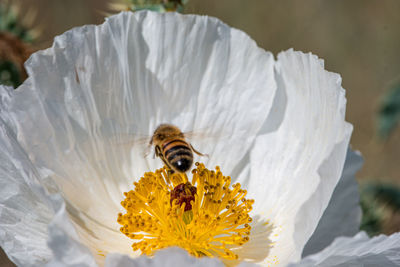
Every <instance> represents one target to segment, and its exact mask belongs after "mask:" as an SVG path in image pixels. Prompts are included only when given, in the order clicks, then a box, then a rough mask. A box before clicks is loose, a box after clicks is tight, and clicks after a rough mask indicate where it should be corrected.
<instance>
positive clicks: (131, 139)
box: [110, 133, 151, 157]
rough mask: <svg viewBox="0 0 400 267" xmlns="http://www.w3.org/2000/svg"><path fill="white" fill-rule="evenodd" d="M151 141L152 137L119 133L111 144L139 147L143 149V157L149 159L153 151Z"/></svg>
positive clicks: (112, 138) (111, 140)
mask: <svg viewBox="0 0 400 267" xmlns="http://www.w3.org/2000/svg"><path fill="white" fill-rule="evenodd" d="M150 140H151V137H150V136H146V135H138V134H129V133H128V134H126V133H123V134H121V133H119V134H116V135H114V136H113V137H111V138H110V143H111V144H112V145H115V146H131V147H133V146H139V147H140V148H141V149H143V157H147V156H148V155H149V154H150V150H151V145H150ZM143 147H145V148H143Z"/></svg>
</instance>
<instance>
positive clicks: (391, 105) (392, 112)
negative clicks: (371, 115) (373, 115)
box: [378, 83, 400, 138]
mask: <svg viewBox="0 0 400 267" xmlns="http://www.w3.org/2000/svg"><path fill="white" fill-rule="evenodd" d="M399 121H400V83H399V84H397V85H396V86H394V87H393V88H392V89H391V90H390V92H389V93H388V94H387V95H386V96H385V97H384V99H383V102H382V104H381V108H380V110H379V113H378V131H379V135H380V136H381V137H383V138H388V137H389V135H390V133H391V132H392V131H393V130H394V129H395V128H396V126H397V124H398V123H399Z"/></svg>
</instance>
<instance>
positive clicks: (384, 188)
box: [360, 183, 400, 236]
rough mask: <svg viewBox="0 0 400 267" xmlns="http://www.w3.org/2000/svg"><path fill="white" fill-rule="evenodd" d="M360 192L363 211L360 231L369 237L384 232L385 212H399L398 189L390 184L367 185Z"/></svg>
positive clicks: (399, 191) (399, 193)
mask: <svg viewBox="0 0 400 267" xmlns="http://www.w3.org/2000/svg"><path fill="white" fill-rule="evenodd" d="M360 191H361V199H360V202H361V203H360V204H361V208H362V211H363V217H362V221H361V226H360V228H361V230H364V231H366V232H367V233H368V234H369V235H370V236H374V235H377V234H380V233H382V232H384V229H383V223H384V221H385V220H386V221H387V219H388V218H387V211H388V210H390V211H391V213H396V212H400V188H398V187H396V186H394V185H390V184H380V183H369V184H365V185H363V186H361V190H360Z"/></svg>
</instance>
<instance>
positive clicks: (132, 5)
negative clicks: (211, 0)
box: [124, 0, 188, 12]
mask: <svg viewBox="0 0 400 267" xmlns="http://www.w3.org/2000/svg"><path fill="white" fill-rule="evenodd" d="M124 2H125V5H126V6H127V8H128V9H129V10H131V11H139V10H152V11H157V12H167V11H177V12H183V8H184V5H185V4H186V3H187V2H188V0H125V1H124Z"/></svg>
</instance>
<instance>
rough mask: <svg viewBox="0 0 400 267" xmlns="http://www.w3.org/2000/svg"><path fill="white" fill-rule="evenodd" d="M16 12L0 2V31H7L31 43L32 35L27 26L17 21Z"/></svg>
mask: <svg viewBox="0 0 400 267" xmlns="http://www.w3.org/2000/svg"><path fill="white" fill-rule="evenodd" d="M17 13H18V12H16V11H15V9H14V8H13V7H12V6H10V5H8V4H2V3H0V32H8V33H11V34H13V35H14V36H16V37H17V38H19V39H20V40H22V41H24V42H27V43H31V42H32V41H33V36H32V34H31V33H30V32H29V30H28V29H27V28H25V27H24V26H22V24H21V23H20V22H19V17H18V14H17Z"/></svg>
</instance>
